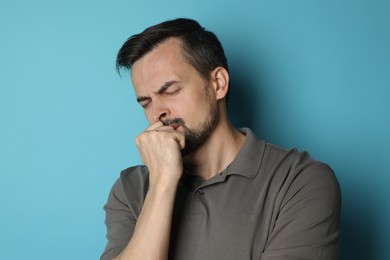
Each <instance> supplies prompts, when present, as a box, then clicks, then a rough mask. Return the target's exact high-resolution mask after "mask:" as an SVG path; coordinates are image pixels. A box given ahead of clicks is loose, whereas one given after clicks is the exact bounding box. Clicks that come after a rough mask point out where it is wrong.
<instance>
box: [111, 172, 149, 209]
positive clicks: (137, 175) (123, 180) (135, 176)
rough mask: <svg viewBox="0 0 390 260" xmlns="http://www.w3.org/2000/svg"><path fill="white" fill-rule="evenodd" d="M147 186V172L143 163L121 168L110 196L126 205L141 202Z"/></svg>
mask: <svg viewBox="0 0 390 260" xmlns="http://www.w3.org/2000/svg"><path fill="white" fill-rule="evenodd" d="M148 188H149V172H148V169H147V168H146V167H145V166H143V165H137V166H133V167H129V168H127V169H125V170H123V171H122V172H121V174H120V176H119V178H118V179H117V180H116V181H115V183H114V185H113V186H112V189H111V193H110V197H111V198H116V199H117V200H119V201H121V202H122V203H124V204H126V205H128V206H129V205H131V204H133V203H134V202H136V204H139V203H140V202H141V203H142V202H143V200H144V198H145V196H146V193H147V191H148Z"/></svg>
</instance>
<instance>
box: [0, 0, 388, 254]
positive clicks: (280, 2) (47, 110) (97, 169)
mask: <svg viewBox="0 0 390 260" xmlns="http://www.w3.org/2000/svg"><path fill="white" fill-rule="evenodd" d="M389 13H390V3H389V1H384V0H383V1H381V0H376V1H372V0H371V1H370V0H360V1H359V0H355V1H354V0H327V1H315V0H300V1H298V0H297V1H292V0H275V1H269V0H268V1H267V0H259V1H254V0H253V1H250V0H241V1H230V2H229V1H226V0H215V1H210V0H201V1H191V2H185V1H178V0H177V1H154V2H153V1H129V0H128V1H123V0H121V1H102V0H99V1H97V0H93V1H92V0H89V1H75V0H74V1H69V0H68V1H66V0H63V1H56V0H54V1H53V0H51V1H49V0H47V1H44V0H36V1H18V0H12V1H11V0H9V1H6V0H1V2H0V124H1V125H0V126H1V128H0V134H1V135H0V201H1V209H0V259H97V258H98V257H99V256H100V253H101V252H102V250H103V248H104V245H105V242H106V241H105V226H104V222H103V221H104V212H103V210H102V207H103V205H104V203H105V201H106V199H107V195H108V192H109V190H110V188H111V185H112V184H113V183H114V181H115V180H116V178H117V177H118V175H119V172H120V170H122V169H124V168H126V167H128V166H130V165H133V164H138V163H140V160H139V157H138V154H137V150H136V148H135V145H134V142H133V141H134V138H135V136H136V135H137V134H138V133H139V132H140V131H142V129H144V127H146V125H147V124H146V121H145V119H144V117H143V112H142V110H141V109H140V108H139V107H138V105H137V104H136V102H134V93H133V90H132V87H131V83H130V81H129V79H128V77H127V75H126V76H123V77H122V78H120V77H119V76H118V75H117V74H116V72H115V67H114V62H115V56H116V53H117V51H118V49H119V48H120V46H121V45H122V43H123V42H124V41H125V40H126V39H127V37H128V36H130V35H131V34H133V33H138V32H140V31H141V30H142V29H144V28H145V27H147V26H149V25H152V24H155V23H157V22H160V21H163V20H166V19H171V18H176V17H192V18H195V19H198V20H199V21H200V22H201V23H202V24H203V25H204V26H205V27H206V28H208V29H210V30H212V31H214V32H215V33H216V34H217V35H218V36H219V38H220V40H221V41H222V43H223V44H224V46H225V49H226V53H227V56H228V59H229V63H230V67H231V78H232V86H231V92H232V94H231V95H232V98H231V100H230V108H231V115H232V118H233V121H234V122H235V124H236V126H244V125H245V126H249V127H251V128H252V129H253V130H254V131H255V132H256V133H257V134H258V135H259V136H260V137H262V138H263V139H265V140H266V141H269V142H273V143H276V144H278V145H280V146H284V147H287V148H290V147H293V146H296V147H298V148H299V149H300V150H308V151H309V152H310V154H311V155H312V157H314V158H315V159H318V160H322V161H325V162H327V163H328V164H330V166H331V167H332V168H333V169H334V171H335V172H336V175H337V177H338V179H339V181H340V184H341V187H342V192H343V208H342V259H378V260H379V259H381V260H382V259H389V257H390V249H389V248H390V247H389V241H390V221H389V220H390V205H389V200H388V199H389V197H390V192H389V184H390V170H389V161H390V152H389V148H390V139H389V132H390V119H389V118H390V117H389V115H388V114H389V112H390V102H389V101H390V98H389V96H390V71H389V68H390V15H389Z"/></svg>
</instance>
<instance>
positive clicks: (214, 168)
mask: <svg viewBox="0 0 390 260" xmlns="http://www.w3.org/2000/svg"><path fill="white" fill-rule="evenodd" d="M244 140H245V135H244V134H242V133H240V132H239V131H238V130H237V129H235V128H234V127H233V126H232V125H231V124H230V123H229V122H228V121H225V122H224V123H222V122H221V123H220V124H219V125H218V126H217V127H216V128H215V129H214V130H213V132H212V133H211V134H210V136H209V138H208V139H207V140H206V142H205V143H204V144H203V145H202V146H201V147H199V148H198V149H197V150H196V151H194V152H192V153H191V154H189V155H187V156H185V157H184V158H183V160H184V165H185V168H186V169H187V170H188V171H190V173H191V174H194V175H197V176H200V177H202V178H203V179H204V180H208V179H210V178H212V177H213V176H215V175H217V174H219V173H220V172H222V171H223V170H224V169H225V168H226V167H227V166H228V165H229V164H230V163H231V162H232V161H233V160H234V158H235V157H236V156H237V153H238V152H239V150H240V148H241V146H242V145H243V143H244Z"/></svg>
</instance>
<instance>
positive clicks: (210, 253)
mask: <svg viewBox="0 0 390 260" xmlns="http://www.w3.org/2000/svg"><path fill="white" fill-rule="evenodd" d="M241 131H242V132H243V133H245V135H246V138H245V142H244V145H243V147H242V148H241V150H240V151H239V153H238V154H237V156H236V158H235V159H234V160H233V162H232V163H231V164H230V165H229V166H228V167H227V168H226V169H225V170H224V171H223V172H221V173H219V174H217V175H215V176H214V177H213V178H211V179H209V180H207V181H204V180H203V179H201V178H199V177H196V176H191V175H190V174H188V173H186V172H185V173H184V174H183V177H182V179H181V181H180V184H179V187H178V191H177V195H176V202H175V208H174V214H173V220H172V221H173V222H172V232H171V241H170V252H169V259H175V260H195V259H196V260H208V259H210V260H219V259H222V260H229V259H232V260H233V259H234V260H241V259H263V260H264V259H317V260H318V259H326V260H329V259H337V258H338V253H339V218H340V189H339V185H338V182H337V180H336V177H335V175H334V173H333V172H332V170H331V169H330V168H329V167H328V166H327V165H325V164H323V163H321V162H318V161H314V160H313V159H311V158H310V157H309V156H308V154H307V153H305V152H304V153H298V152H297V151H296V150H295V149H293V150H289V151H287V150H285V149H282V148H279V147H277V146H274V145H272V144H268V143H265V142H264V141H262V140H259V139H257V138H256V137H255V135H254V134H253V133H252V131H250V130H249V129H246V128H244V129H241ZM147 191H148V170H147V168H146V167H145V166H136V167H131V168H128V169H126V170H124V171H123V172H122V173H121V175H120V178H119V179H118V180H117V181H116V183H115V184H114V186H113V188H112V190H111V193H110V195H109V198H108V202H107V204H106V205H105V207H104V209H105V211H106V226H107V239H108V243H107V246H106V248H105V251H104V253H103V255H102V257H101V259H111V258H113V257H115V256H116V255H118V254H119V253H120V252H121V251H122V250H123V249H124V248H125V247H126V245H127V243H128V242H129V240H130V238H131V236H132V234H133V231H134V227H135V225H136V222H137V218H138V216H139V214H140V211H141V208H142V205H143V203H144V200H145V196H146V193H147Z"/></svg>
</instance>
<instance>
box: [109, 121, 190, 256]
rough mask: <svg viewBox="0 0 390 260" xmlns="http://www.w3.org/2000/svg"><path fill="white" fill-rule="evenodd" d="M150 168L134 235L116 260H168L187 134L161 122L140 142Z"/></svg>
mask: <svg viewBox="0 0 390 260" xmlns="http://www.w3.org/2000/svg"><path fill="white" fill-rule="evenodd" d="M136 143H137V147H138V150H139V152H140V156H141V158H142V160H143V161H144V163H145V165H146V166H147V167H148V169H149V190H148V193H147V195H146V198H145V202H144V205H143V207H142V210H141V213H140V215H139V218H138V220H137V223H136V226H135V230H134V233H133V236H132V237H131V239H130V241H129V243H128V244H127V246H126V247H125V249H124V250H123V251H122V252H121V253H120V254H119V255H118V256H117V257H116V258H114V259H115V260H126V259H131V260H137V259H151V260H154V259H156V260H157V259H159V260H160V259H161V260H162V259H164V260H165V259H167V258H168V251H169V240H170V231H171V221H172V212H173V206H174V200H175V195H176V189H177V185H178V182H179V179H180V177H181V175H182V172H183V164H182V157H181V152H180V150H181V149H182V148H184V135H182V134H181V133H179V132H178V131H175V130H174V129H173V128H172V127H170V126H163V124H162V123H161V122H158V123H156V124H153V125H151V126H150V127H149V128H148V129H147V130H146V131H144V132H143V133H142V134H141V135H139V136H138V137H137V139H136Z"/></svg>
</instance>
